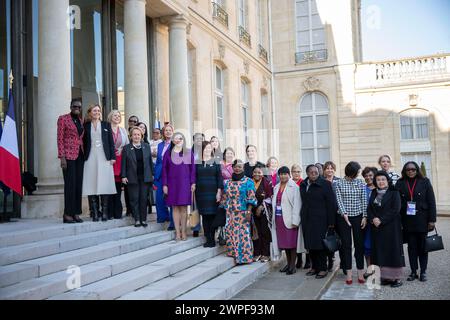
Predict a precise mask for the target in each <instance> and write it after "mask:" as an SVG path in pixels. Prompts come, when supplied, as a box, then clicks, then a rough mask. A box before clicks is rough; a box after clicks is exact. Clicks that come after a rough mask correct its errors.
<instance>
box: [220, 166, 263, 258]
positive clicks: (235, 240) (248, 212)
mask: <svg viewBox="0 0 450 320" xmlns="http://www.w3.org/2000/svg"><path fill="white" fill-rule="evenodd" d="M255 192H256V190H255V184H254V182H253V181H252V180H251V179H250V178H248V177H246V176H245V174H244V163H243V162H242V160H235V161H234V162H233V176H232V178H231V179H230V180H228V181H226V183H225V188H224V192H223V197H222V203H221V206H222V207H223V208H224V209H225V210H226V217H227V223H226V225H225V237H226V239H227V244H226V249H227V255H228V256H229V257H233V258H234V259H235V261H236V264H246V263H252V262H253V243H252V238H251V234H250V222H251V217H252V208H253V207H254V206H256V197H255Z"/></svg>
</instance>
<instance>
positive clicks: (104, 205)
mask: <svg viewBox="0 0 450 320" xmlns="http://www.w3.org/2000/svg"><path fill="white" fill-rule="evenodd" d="M100 199H101V201H102V221H103V222H104V221H108V204H109V203H108V201H109V196H106V195H104V196H100Z"/></svg>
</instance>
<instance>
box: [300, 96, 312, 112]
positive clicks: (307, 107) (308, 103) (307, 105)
mask: <svg viewBox="0 0 450 320" xmlns="http://www.w3.org/2000/svg"><path fill="white" fill-rule="evenodd" d="M308 111H312V95H311V94H310V93H308V94H307V95H305V96H303V99H302V102H301V105H300V112H308Z"/></svg>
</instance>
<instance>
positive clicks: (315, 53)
mask: <svg viewBox="0 0 450 320" xmlns="http://www.w3.org/2000/svg"><path fill="white" fill-rule="evenodd" d="M327 59H328V50H327V49H322V50H312V51H303V52H297V53H296V54H295V63H310V62H319V61H327Z"/></svg>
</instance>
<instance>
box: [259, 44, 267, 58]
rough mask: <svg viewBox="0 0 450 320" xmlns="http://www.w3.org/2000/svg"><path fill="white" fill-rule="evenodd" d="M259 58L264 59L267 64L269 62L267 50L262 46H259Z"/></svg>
mask: <svg viewBox="0 0 450 320" xmlns="http://www.w3.org/2000/svg"><path fill="white" fill-rule="evenodd" d="M258 51H259V57H260V58H261V59H263V60H264V61H265V62H269V56H268V54H267V50H266V49H264V47H263V46H262V45H259V46H258Z"/></svg>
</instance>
